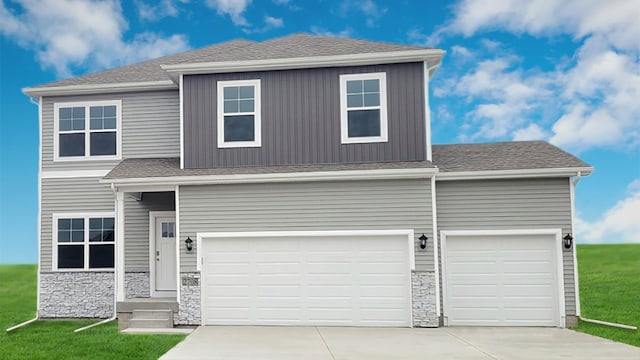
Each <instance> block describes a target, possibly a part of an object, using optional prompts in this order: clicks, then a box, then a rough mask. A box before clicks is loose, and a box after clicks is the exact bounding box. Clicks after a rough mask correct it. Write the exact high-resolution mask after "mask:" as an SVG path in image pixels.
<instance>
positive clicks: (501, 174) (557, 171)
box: [436, 167, 593, 181]
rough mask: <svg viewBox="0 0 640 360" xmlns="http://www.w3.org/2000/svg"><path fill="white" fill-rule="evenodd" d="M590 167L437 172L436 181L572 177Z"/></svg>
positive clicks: (586, 173)
mask: <svg viewBox="0 0 640 360" xmlns="http://www.w3.org/2000/svg"><path fill="white" fill-rule="evenodd" d="M592 171H593V168H592V167H584V168H547V169H520V170H485V171H451V172H442V171H441V172H439V173H438V175H437V176H436V180H437V181H445V180H479V179H517V178H532V177H558V176H574V175H576V174H577V173H578V172H580V173H582V175H589V174H590V173H591V172H592Z"/></svg>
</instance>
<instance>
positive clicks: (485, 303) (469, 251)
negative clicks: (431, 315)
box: [444, 235, 559, 326]
mask: <svg viewBox="0 0 640 360" xmlns="http://www.w3.org/2000/svg"><path fill="white" fill-rule="evenodd" d="M556 245H557V243H556V241H555V235H525V236H522V237H516V236H513V235H508V236H507V235H483V236H448V237H447V239H446V254H445V257H446V258H445V259H444V261H445V265H446V270H445V271H446V274H445V276H446V283H445V286H446V289H445V291H446V299H445V316H447V318H448V323H449V325H483V326H501V325H502V326H556V325H559V315H558V313H559V311H558V306H559V305H558V285H557V279H556V277H557V275H556V267H557V265H556V257H555V256H556V255H555V251H556V249H555V246H556Z"/></svg>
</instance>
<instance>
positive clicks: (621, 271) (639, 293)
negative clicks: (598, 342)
mask: <svg viewBox="0 0 640 360" xmlns="http://www.w3.org/2000/svg"><path fill="white" fill-rule="evenodd" d="M577 249H578V272H579V275H580V303H581V304H582V309H581V312H582V316H583V317H586V318H589V319H596V320H604V321H609V322H615V323H620V324H626V325H634V326H637V327H640V244H625V245H579V246H578V248H577ZM576 330H578V331H581V332H584V333H587V334H591V335H596V336H600V337H603V338H607V339H611V340H614V341H619V342H623V343H626V344H630V345H635V346H639V347H640V330H636V331H633V330H625V329H618V328H613V327H608V326H603V325H597V324H590V323H586V322H583V321H581V322H580V325H579V326H578V328H576Z"/></svg>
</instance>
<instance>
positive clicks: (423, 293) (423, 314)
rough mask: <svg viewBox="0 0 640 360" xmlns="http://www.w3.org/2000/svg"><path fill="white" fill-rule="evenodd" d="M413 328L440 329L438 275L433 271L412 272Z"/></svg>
mask: <svg viewBox="0 0 640 360" xmlns="http://www.w3.org/2000/svg"><path fill="white" fill-rule="evenodd" d="M411 286H412V295H413V326H415V327H438V325H439V319H438V316H437V311H436V275H435V273H434V272H432V271H413V272H411Z"/></svg>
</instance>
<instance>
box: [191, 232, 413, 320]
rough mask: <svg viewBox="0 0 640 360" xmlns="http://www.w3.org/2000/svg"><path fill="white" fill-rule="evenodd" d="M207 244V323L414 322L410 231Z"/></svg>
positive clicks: (209, 240) (217, 240) (240, 240)
mask: <svg viewBox="0 0 640 360" xmlns="http://www.w3.org/2000/svg"><path fill="white" fill-rule="evenodd" d="M236 241H238V242H239V243H241V244H230V243H233V242H236ZM203 248H204V251H203V253H204V254H206V255H205V256H209V257H208V258H205V259H204V266H203V277H204V279H203V291H204V294H203V297H204V303H203V309H204V310H203V312H204V313H205V315H204V318H205V324H220V325H223V324H238V325H243V324H244V325H248V324H255V325H317V326H340V325H343V326H410V322H411V316H410V314H411V302H410V284H411V277H410V269H409V256H408V254H409V250H408V241H407V238H406V236H395V237H394V236H390V237H389V236H367V237H360V236H356V237H353V236H339V237H307V238H304V237H303V238H294V237H281V238H252V239H204V240H203ZM216 249H223V250H224V255H223V254H222V253H217V252H216V251H217V250H216ZM237 249H244V252H243V251H236V250H237ZM231 285H243V286H242V287H233V286H231ZM234 306H235V307H234ZM227 310H228V311H230V312H229V313H227Z"/></svg>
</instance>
